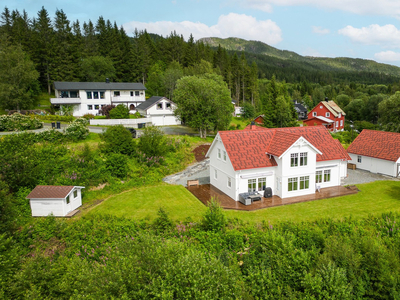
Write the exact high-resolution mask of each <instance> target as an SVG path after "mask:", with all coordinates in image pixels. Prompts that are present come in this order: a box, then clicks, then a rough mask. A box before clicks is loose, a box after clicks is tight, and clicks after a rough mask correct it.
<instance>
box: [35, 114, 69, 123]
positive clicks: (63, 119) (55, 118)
mask: <svg viewBox="0 0 400 300" xmlns="http://www.w3.org/2000/svg"><path fill="white" fill-rule="evenodd" d="M36 118H38V119H39V120H47V121H61V122H72V121H73V120H74V119H75V117H73V116H60V115H45V116H36Z"/></svg>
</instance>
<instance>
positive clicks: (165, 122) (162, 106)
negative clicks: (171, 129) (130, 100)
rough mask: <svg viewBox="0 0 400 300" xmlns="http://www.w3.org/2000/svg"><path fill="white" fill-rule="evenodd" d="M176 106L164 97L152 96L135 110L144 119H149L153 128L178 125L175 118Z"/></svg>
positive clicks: (178, 122)
mask: <svg viewBox="0 0 400 300" xmlns="http://www.w3.org/2000/svg"><path fill="white" fill-rule="evenodd" d="M175 108H176V104H175V103H174V102H172V101H171V100H169V99H168V98H165V97H160V96H153V97H151V98H149V99H148V100H146V101H145V102H143V103H142V104H140V105H139V106H138V107H137V108H136V110H137V111H138V112H139V113H140V114H141V115H142V116H144V117H146V118H151V120H152V123H153V125H154V126H170V125H180V124H181V122H180V121H179V120H178V119H177V118H176V117H175V115H174V109H175Z"/></svg>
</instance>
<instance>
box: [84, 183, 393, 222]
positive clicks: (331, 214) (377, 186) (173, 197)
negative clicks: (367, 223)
mask: <svg viewBox="0 0 400 300" xmlns="http://www.w3.org/2000/svg"><path fill="white" fill-rule="evenodd" d="M358 187H359V189H360V190H361V192H359V193H358V194H356V195H350V196H344V197H337V198H330V199H325V200H317V201H312V202H305V203H299V204H292V205H286V206H280V207H274V208H268V209H262V210H257V211H252V212H244V211H234V210H227V211H226V215H227V216H228V217H229V218H239V219H241V220H243V221H247V222H250V223H259V222H262V221H266V222H268V221H270V222H272V223H275V222H277V221H296V222H300V221H312V220H316V219H319V218H334V219H342V218H345V217H350V216H351V217H354V218H363V217H366V216H368V215H370V214H373V215H376V214H381V213H384V212H389V211H393V212H400V182H399V181H377V182H373V183H368V184H360V185H358ZM160 207H163V208H165V209H166V211H167V212H169V214H170V217H171V218H172V219H174V220H177V221H184V220H185V219H186V218H188V217H190V218H191V219H192V220H194V221H198V220H199V219H200V218H201V216H202V214H203V213H204V212H205V210H206V208H205V206H204V205H202V204H201V203H200V201H199V200H198V199H197V198H195V197H194V196H193V195H192V194H191V193H190V192H189V191H187V190H186V189H185V188H184V187H183V186H176V185H167V184H162V185H159V186H154V187H144V188H140V189H134V190H131V191H128V192H125V193H122V194H119V195H115V196H113V197H111V198H109V199H108V200H107V201H105V202H103V203H102V204H100V205H99V206H97V207H96V208H94V209H93V210H92V211H90V212H88V213H104V214H112V215H116V216H120V217H127V218H133V219H143V218H147V219H150V220H151V219H154V218H155V217H156V216H157V210H158V209H159V208H160Z"/></svg>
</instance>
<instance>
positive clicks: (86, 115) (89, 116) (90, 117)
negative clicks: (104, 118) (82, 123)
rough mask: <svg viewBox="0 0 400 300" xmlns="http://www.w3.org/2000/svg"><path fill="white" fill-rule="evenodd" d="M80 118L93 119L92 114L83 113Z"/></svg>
mask: <svg viewBox="0 0 400 300" xmlns="http://www.w3.org/2000/svg"><path fill="white" fill-rule="evenodd" d="M82 118H85V119H86V120H91V119H94V115H93V114H84V115H83V116H82Z"/></svg>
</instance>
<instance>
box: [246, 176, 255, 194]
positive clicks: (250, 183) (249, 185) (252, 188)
mask: <svg viewBox="0 0 400 300" xmlns="http://www.w3.org/2000/svg"><path fill="white" fill-rule="evenodd" d="M247 191H248V192H249V193H250V192H255V191H257V179H255V178H252V179H249V180H247Z"/></svg>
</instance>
